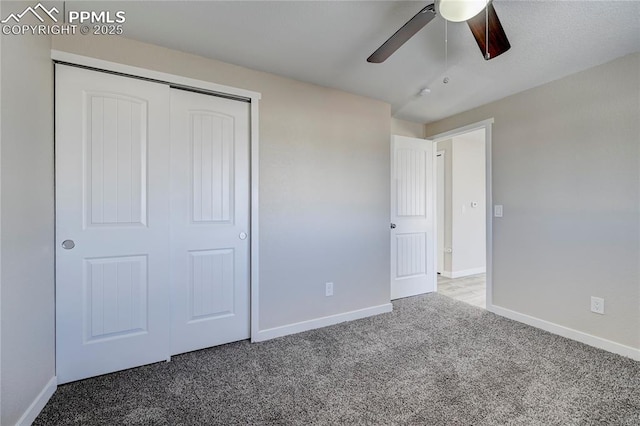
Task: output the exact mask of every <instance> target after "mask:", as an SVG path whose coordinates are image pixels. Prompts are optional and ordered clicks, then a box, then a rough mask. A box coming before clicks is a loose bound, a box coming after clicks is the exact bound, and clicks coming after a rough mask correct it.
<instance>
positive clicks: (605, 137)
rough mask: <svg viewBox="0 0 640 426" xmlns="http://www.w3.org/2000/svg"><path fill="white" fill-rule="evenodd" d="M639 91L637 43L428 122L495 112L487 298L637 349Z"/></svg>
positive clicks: (450, 123)
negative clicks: (499, 210)
mask: <svg viewBox="0 0 640 426" xmlns="http://www.w3.org/2000/svg"><path fill="white" fill-rule="evenodd" d="M639 93H640V54H637V53H636V54H633V55H629V56H626V57H623V58H619V59H617V60H615V61H612V62H610V63H607V64H604V65H600V66H597V67H595V68H591V69H589V70H586V71H583V72H580V73H577V74H574V75H571V76H568V77H566V78H563V79H560V80H557V81H554V82H551V83H548V84H545V85H543V86H540V87H537V88H534V89H530V90H528V91H525V92H522V93H519V94H516V95H513V96H510V97H508V98H505V99H502V100H499V101H496V102H493V103H490V104H488V105H485V106H482V107H480V108H476V109H473V110H471V111H467V112H465V113H462V114H458V115H456V116H453V117H450V118H448V119H445V120H442V121H439V122H436V123H431V124H429V125H427V126H426V133H427V135H428V136H429V135H435V134H438V133H441V132H444V131H448V130H451V129H455V128H458V127H461V126H463V125H466V124H470V123H474V122H478V121H481V120H484V119H487V118H490V117H494V118H495V124H494V126H493V140H492V143H493V147H492V151H493V152H492V153H491V155H492V161H493V202H494V204H503V205H504V217H503V218H494V220H493V224H494V225H493V303H494V304H495V305H498V306H501V307H504V308H508V309H511V310H513V311H516V312H520V313H523V314H527V315H531V316H533V317H536V318H540V319H543V320H546V321H550V322H552V323H555V324H559V325H562V326H566V327H569V328H572V329H575V330H579V331H582V332H584V333H588V334H591V335H594V336H598V337H601V338H604V339H608V340H611V341H614V342H617V343H621V344H623V345H627V346H630V347H633V348H640V270H639V258H640V256H639V255H640V249H639V243H640V216H639V205H640V204H639V202H640V186H639V184H640V167H639V158H640V152H639V148H640V142H639V140H640V124H639V123H640V120H639V117H640V97H639V95H638V94H639ZM592 295H593V296H599V297H603V298H604V299H605V306H606V314H605V315H597V314H594V313H591V312H590V304H589V303H590V296H592Z"/></svg>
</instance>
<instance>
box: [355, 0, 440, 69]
mask: <svg viewBox="0 0 640 426" xmlns="http://www.w3.org/2000/svg"><path fill="white" fill-rule="evenodd" d="M435 16H436V9H435V6H434V4H433V3H432V4H430V5H428V6H426V7H425V8H423V9H422V10H421V11H420V12H418V13H417V14H416V16H414V17H413V18H411V19H410V20H409V21H408V22H407V23H406V24H404V25H403V26H402V28H400V29H399V30H398V31H396V32H395V34H394V35H392V36H391V37H389V40H387V41H385V42H384V44H383V45H382V46H380V47H379V48H378V50H376V51H375V52H373V54H372V55H371V56H369V57H368V58H367V62H373V63H375V64H379V63H381V62H384V61H385V60H386V59H387V58H388V57H389V56H391V55H392V54H393V53H394V52H395V51H396V50H398V49H399V48H400V46H402V45H403V44H405V43H406V42H407V40H409V39H410V38H411V37H413V36H414V35H415V34H416V33H417V32H418V31H420V30H421V29H422V28H424V26H425V25H427V24H428V23H429V22H431V20H432V19H433V18H435Z"/></svg>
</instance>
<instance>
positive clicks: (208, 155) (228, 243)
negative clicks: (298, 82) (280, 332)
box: [171, 89, 250, 354]
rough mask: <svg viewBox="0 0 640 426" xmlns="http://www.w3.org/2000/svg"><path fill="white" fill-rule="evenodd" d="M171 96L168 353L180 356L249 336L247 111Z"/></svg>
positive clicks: (216, 100) (189, 95) (209, 99)
mask: <svg viewBox="0 0 640 426" xmlns="http://www.w3.org/2000/svg"><path fill="white" fill-rule="evenodd" d="M171 92H172V93H171V109H172V121H171V176H172V179H171V283H172V305H173V315H172V333H171V336H172V337H171V353H172V354H177V353H182V352H188V351H192V350H196V349H201V348H206V347H209V346H214V345H219V344H223V343H228V342H233V341H237V340H242V339H246V338H248V337H249V334H250V326H249V267H248V265H249V106H250V105H249V103H245V102H240V101H235V100H230V99H224V98H220V97H214V96H210V95H205V94H200V93H193V92H187V91H183V90H176V89H174V90H172V91H171Z"/></svg>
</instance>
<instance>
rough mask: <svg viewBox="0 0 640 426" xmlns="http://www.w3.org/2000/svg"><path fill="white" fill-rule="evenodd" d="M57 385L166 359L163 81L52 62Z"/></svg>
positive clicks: (166, 169)
mask: <svg viewBox="0 0 640 426" xmlns="http://www.w3.org/2000/svg"><path fill="white" fill-rule="evenodd" d="M56 93H57V95H56V262H57V263H56V336H57V337H56V339H57V341H56V370H57V377H58V383H65V382H70V381H73V380H78V379H82V378H85V377H90V376H96V375H100V374H104V373H109V372H112V371H116V370H121V369H125V368H130V367H135V366H138V365H143V364H148V363H151V362H156V361H160V360H164V359H167V358H168V357H169V348H168V345H167V342H168V339H169V318H168V315H167V312H168V311H169V310H168V301H169V298H168V291H169V247H168V242H169V240H168V238H167V235H168V233H169V200H168V198H167V196H166V194H167V191H168V188H169V140H168V135H169V109H168V108H167V105H168V103H169V99H170V90H169V87H168V86H165V85H161V84H156V83H151V82H146V81H141V80H136V79H131V78H122V77H118V76H114V75H109V74H105V73H100V72H94V71H88V70H84V69H79V68H74V67H69V66H64V65H56Z"/></svg>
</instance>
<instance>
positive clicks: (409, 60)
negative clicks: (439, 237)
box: [67, 0, 640, 122]
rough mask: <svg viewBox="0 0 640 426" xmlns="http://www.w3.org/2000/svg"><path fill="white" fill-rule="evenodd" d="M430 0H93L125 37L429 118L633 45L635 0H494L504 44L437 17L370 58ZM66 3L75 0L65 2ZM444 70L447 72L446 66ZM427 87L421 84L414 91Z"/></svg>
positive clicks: (637, 15)
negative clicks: (111, 14)
mask: <svg viewBox="0 0 640 426" xmlns="http://www.w3.org/2000/svg"><path fill="white" fill-rule="evenodd" d="M429 3H431V1H428V0H427V1H420V2H416V1H285V2H275V1H256V2H254V1H189V2H186V1H181V2H173V1H163V2H117V3H115V2H91V3H90V6H89V7H90V8H91V9H94V10H95V9H98V8H100V7H104V8H105V9H112V10H114V9H118V8H119V9H121V10H125V11H126V13H127V21H126V24H125V35H126V37H130V38H133V39H137V40H141V41H145V42H149V43H153V44H158V45H161V46H166V47H169V48H173V49H179V50H183V51H186V52H191V53H195V54H197V55H201V56H206V57H209V58H214V59H219V60H222V61H225V62H229V63H233V64H237V65H242V66H245V67H248V68H253V69H256V70H261V71H267V72H272V73H275V74H279V75H283V76H287V77H290V78H294V79H297V80H302V81H306V82H310V83H315V84H319V85H322V86H327V87H333V88H337V89H341V90H345V91H348V92H352V93H357V94H360V95H364V96H368V97H371V98H375V99H380V100H383V101H385V102H388V103H390V104H391V106H392V112H393V114H394V116H396V117H398V118H402V119H406V120H411V121H417V122H431V121H435V120H438V119H440V118H444V117H448V116H450V115H453V114H455V113H458V112H461V111H465V110H468V109H471V108H474V107H476V106H479V105H483V104H485V103H487V102H490V101H493V100H496V99H500V98H503V97H505V96H508V95H510V94H513V93H517V92H520V91H523V90H526V89H528V88H531V87H534V86H538V85H540V84H543V83H545V82H548V81H552V80H556V79H558V78H561V77H563V76H565V75H568V74H571V73H574V72H577V71H580V70H583V69H586V68H589V67H592V66H595V65H598V64H601V63H604V62H607V61H609V60H612V59H614V58H617V57H620V56H623V55H625V54H628V53H631V52H637V51H639V50H640V1H534V0H528V1H526V0H519V1H517V0H511V1H505V0H503V1H500V0H495V1H494V5H495V9H496V11H497V13H498V16H499V17H500V20H501V21H502V24H503V26H504V29H505V32H506V33H507V36H508V37H509V40H510V42H511V46H512V47H511V50H510V51H508V52H506V53H505V54H503V55H502V56H499V57H497V58H495V59H492V60H491V61H485V60H484V59H483V58H482V55H481V53H480V50H479V49H478V47H477V45H476V42H475V40H474V39H473V36H472V35H471V32H470V31H469V28H468V27H467V25H466V23H449V24H448V61H447V64H446V66H445V49H444V46H445V43H444V35H445V23H444V20H443V19H442V18H441V17H436V19H434V20H433V21H432V22H431V23H430V24H429V25H427V26H426V27H425V28H424V29H423V30H422V31H420V32H419V33H418V34H416V36H415V37H414V38H413V39H411V40H409V42H407V43H406V44H405V45H404V46H403V47H402V48H400V50H398V51H397V52H396V53H395V54H394V55H392V56H391V57H390V58H389V59H388V60H387V61H386V62H384V63H382V64H370V63H367V62H366V58H367V57H368V56H369V55H370V54H371V53H372V52H373V51H374V50H375V49H376V48H377V47H378V46H380V45H381V44H382V43H383V42H384V41H385V40H386V39H387V38H388V37H389V36H391V35H392V34H393V33H394V32H395V31H396V30H397V29H398V28H400V27H401V26H402V25H403V24H404V23H405V22H406V21H407V20H409V19H410V18H411V17H412V16H413V15H414V14H415V13H417V12H418V11H419V10H420V9H421V8H422V7H424V6H425V5H426V4H429ZM67 5H68V6H67V8H68V9H69V8H70V7H75V6H76V2H67ZM445 76H447V77H449V83H448V84H444V83H443V82H442V80H443V78H444V77H445ZM424 87H428V88H430V89H431V93H430V94H429V95H428V96H424V97H418V96H416V94H417V93H418V92H419V90H420V89H422V88H424Z"/></svg>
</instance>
